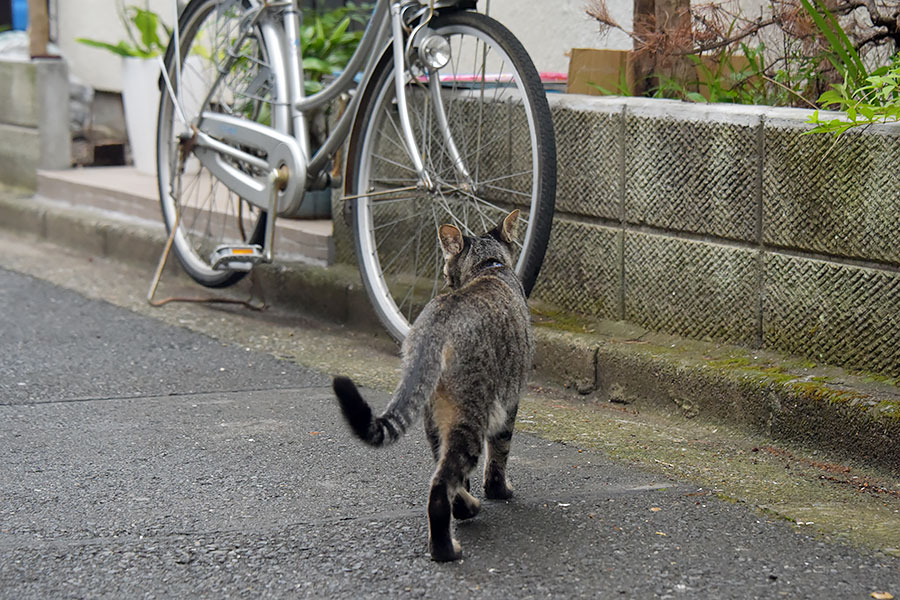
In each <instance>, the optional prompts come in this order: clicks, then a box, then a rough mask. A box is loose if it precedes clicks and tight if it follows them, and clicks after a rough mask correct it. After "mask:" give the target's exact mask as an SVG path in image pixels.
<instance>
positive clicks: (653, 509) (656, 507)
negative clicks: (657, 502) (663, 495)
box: [650, 506, 662, 512]
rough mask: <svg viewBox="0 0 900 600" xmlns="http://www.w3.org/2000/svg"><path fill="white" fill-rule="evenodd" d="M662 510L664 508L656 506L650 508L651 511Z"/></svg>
mask: <svg viewBox="0 0 900 600" xmlns="http://www.w3.org/2000/svg"><path fill="white" fill-rule="evenodd" d="M661 510H662V509H661V508H660V507H658V506H654V507H653V508H651V509H650V512H659V511H661Z"/></svg>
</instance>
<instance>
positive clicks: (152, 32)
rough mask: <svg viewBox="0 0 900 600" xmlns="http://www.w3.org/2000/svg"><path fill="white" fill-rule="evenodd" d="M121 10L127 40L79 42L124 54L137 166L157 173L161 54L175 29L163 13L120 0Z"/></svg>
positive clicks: (124, 94) (125, 98) (131, 138)
mask: <svg viewBox="0 0 900 600" xmlns="http://www.w3.org/2000/svg"><path fill="white" fill-rule="evenodd" d="M117 9H118V11H119V17H120V19H121V21H122V23H123V24H124V25H125V31H126V32H127V34H128V39H127V40H122V41H120V42H118V43H117V44H110V43H108V42H103V41H100V40H92V39H86V38H78V39H77V41H78V42H80V43H82V44H86V45H88V46H93V47H95V48H102V49H104V50H109V51H110V52H113V53H114V54H118V55H119V56H121V57H122V103H123V105H124V108H125V128H126V130H127V132H128V141H129V144H130V145H131V154H132V158H133V159H134V166H135V167H136V168H137V169H138V170H139V171H141V172H143V173H148V174H151V175H152V174H155V173H156V111H157V108H158V106H159V88H158V86H157V82H158V80H159V60H158V59H157V57H158V56H160V55H161V54H163V53H164V52H165V51H166V42H167V40H168V38H169V36H170V35H171V30H170V29H169V28H168V27H166V26H165V25H164V24H163V23H162V21H161V20H160V18H159V15H157V14H156V13H154V12H153V11H151V10H149V9H147V8H140V7H137V6H123V5H122V4H121V3H120V4H119V5H118V7H117ZM160 34H162V35H160Z"/></svg>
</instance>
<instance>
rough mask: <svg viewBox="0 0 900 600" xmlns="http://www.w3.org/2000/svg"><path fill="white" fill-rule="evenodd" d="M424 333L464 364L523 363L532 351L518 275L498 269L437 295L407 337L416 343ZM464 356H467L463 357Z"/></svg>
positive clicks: (528, 318)
mask: <svg viewBox="0 0 900 600" xmlns="http://www.w3.org/2000/svg"><path fill="white" fill-rule="evenodd" d="M510 275H511V277H512V278H515V275H514V274H512V273H510ZM424 336H428V337H430V338H432V339H435V338H438V339H440V340H441V345H442V346H443V347H444V354H445V356H446V357H447V358H449V357H451V356H452V357H454V360H453V361H451V362H453V363H454V364H456V365H457V366H458V367H462V366H465V368H466V370H478V369H482V370H493V369H496V368H498V367H503V368H512V367H515V366H516V365H522V366H523V368H524V366H525V365H530V364H531V360H532V358H533V355H534V339H533V333H532V330H531V315H530V312H529V310H528V305H527V304H526V302H525V297H524V295H523V294H522V292H521V288H520V287H519V286H518V280H517V279H512V280H511V281H510V280H507V278H504V277H498V276H496V275H487V276H482V277H477V278H475V279H474V280H472V281H470V282H469V283H468V284H466V285H465V286H463V287H462V288H460V289H458V290H454V291H452V292H449V293H447V294H443V295H441V296H437V297H435V298H434V299H433V300H432V301H431V302H430V303H429V304H428V306H426V308H425V310H424V311H423V312H422V314H421V315H420V316H419V318H418V319H417V320H416V323H415V325H414V326H413V329H412V331H411V332H410V337H409V338H408V339H407V341H408V342H409V343H410V344H415V343H417V340H418V339H419V338H421V337H424ZM432 336H433V337H432ZM463 356H464V357H466V358H467V359H466V360H465V361H461V360H459V359H460V358H461V357H463ZM447 366H450V365H447ZM516 370H518V369H516Z"/></svg>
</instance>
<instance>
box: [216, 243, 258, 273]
mask: <svg viewBox="0 0 900 600" xmlns="http://www.w3.org/2000/svg"><path fill="white" fill-rule="evenodd" d="M261 262H265V255H263V252H262V247H261V246H258V245H256V244H247V245H234V246H226V245H223V246H219V247H218V248H216V249H215V250H213V251H212V254H210V256H209V264H211V265H212V268H213V269H215V270H217V271H219V270H223V269H231V270H232V271H249V270H250V269H252V268H253V265H256V264H259V263H261Z"/></svg>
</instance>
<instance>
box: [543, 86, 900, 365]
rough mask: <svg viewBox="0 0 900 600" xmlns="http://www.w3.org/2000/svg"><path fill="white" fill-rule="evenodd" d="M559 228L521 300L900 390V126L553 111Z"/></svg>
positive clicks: (569, 104)
mask: <svg viewBox="0 0 900 600" xmlns="http://www.w3.org/2000/svg"><path fill="white" fill-rule="evenodd" d="M551 101H552V110H553V116H554V123H555V127H556V133H557V144H558V145H559V186H558V195H557V214H556V219H555V222H554V230H553V235H552V239H551V242H550V247H549V249H548V252H547V259H546V260H545V262H544V268H543V271H542V272H541V277H540V280H539V282H538V285H537V287H536V288H535V291H534V296H535V297H537V298H540V299H541V300H543V301H546V302H548V303H550V304H553V305H556V306H558V307H560V308H562V309H565V310H570V311H574V312H578V313H582V314H587V315H590V316H594V317H599V318H604V319H614V320H626V321H630V322H633V323H636V324H638V325H641V326H643V327H646V328H648V329H652V330H655V331H662V332H666V333H673V334H677V335H682V336H686V337H690V338H697V339H708V340H715V341H722V342H728V343H736V344H740V345H744V346H749V347H759V348H770V349H773V350H779V351H785V352H790V353H794V354H800V355H804V356H807V357H809V358H811V359H813V360H816V361H823V362H828V363H834V364H840V365H844V366H849V367H852V368H860V369H865V370H869V371H875V372H879V373H883V374H885V375H889V376H892V377H896V376H900V176H898V173H900V126H882V127H878V128H870V129H868V130H866V131H860V132H852V133H849V134H847V135H845V136H844V137H842V138H840V140H839V141H838V142H837V143H835V139H834V138H833V137H831V136H821V135H803V132H804V131H806V130H807V129H808V128H809V126H808V125H805V123H804V122H805V121H806V120H807V118H808V117H809V114H810V113H809V111H805V110H797V109H772V108H768V107H743V106H728V105H695V104H685V103H680V102H673V101H664V100H646V99H634V98H588V97H584V96H553V97H551Z"/></svg>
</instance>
